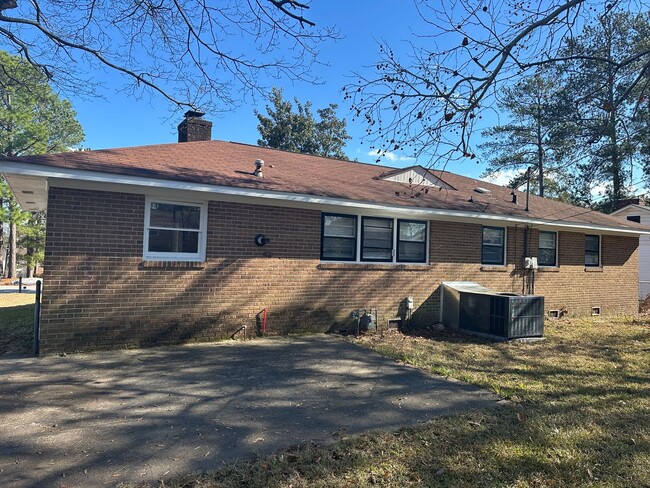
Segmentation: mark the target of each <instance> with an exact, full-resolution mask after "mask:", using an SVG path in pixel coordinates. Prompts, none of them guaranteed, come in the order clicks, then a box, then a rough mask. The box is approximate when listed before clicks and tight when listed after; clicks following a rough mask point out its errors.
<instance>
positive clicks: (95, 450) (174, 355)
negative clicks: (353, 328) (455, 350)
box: [0, 336, 498, 487]
mask: <svg viewBox="0 0 650 488" xmlns="http://www.w3.org/2000/svg"><path fill="white" fill-rule="evenodd" d="M0 390H1V391H2V392H3V394H2V396H1V397H0V466H3V470H4V471H3V474H2V476H3V478H4V480H5V481H4V486H33V487H36V486H58V484H60V483H65V486H70V487H72V486H113V485H115V484H117V483H118V482H125V481H128V482H140V481H152V480H156V479H159V478H160V477H163V476H164V477H169V476H173V475H175V474H180V473H187V472H191V471H203V470H214V469H216V468H218V467H219V466H220V465H221V463H223V462H227V461H233V460H236V459H250V458H254V457H256V456H261V455H266V454H269V453H272V452H274V451H277V450H279V449H282V448H286V447H288V446H291V445H295V444H299V443H303V442H306V441H315V442H318V443H325V442H329V441H332V440H334V439H335V438H336V436H337V435H339V434H340V433H347V434H357V433H361V432H364V431H367V430H375V429H384V430H395V429H398V428H399V427H401V426H403V425H409V424H416V423H419V422H425V421H427V420H429V419H431V418H433V417H436V416H440V415H445V414H450V413H456V412H461V411H464V410H467V409H476V408H486V407H494V406H496V405H497V400H498V398H496V397H495V396H494V395H492V394H490V393H487V392H484V391H481V390H479V389H477V388H475V387H472V386H470V385H467V384H464V383H460V382H452V381H446V380H444V379H440V378H433V377H430V376H427V375H426V374H424V373H423V372H421V371H418V370H416V369H413V368H409V367H406V366H402V365H399V364H396V363H395V362H394V361H392V360H390V359H387V358H385V357H382V356H379V355H378V354H376V353H374V352H372V351H369V350H366V349H363V348H360V347H358V346H356V345H354V344H350V343H348V342H345V341H343V340H341V339H339V338H335V337H327V336H311V337H301V338H289V339H287V338H275V339H261V340H256V341H252V342H244V343H242V342H228V343H220V344H201V345H192V346H183V347H173V348H157V349H147V350H127V351H116V352H106V353H97V354H92V355H88V354H83V355H82V354H80V355H72V356H65V357H60V356H56V357H46V358H36V359H16V360H7V361H3V362H2V363H0ZM64 474H65V477H64Z"/></svg>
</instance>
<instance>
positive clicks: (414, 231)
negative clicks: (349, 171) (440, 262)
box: [321, 212, 429, 264]
mask: <svg viewBox="0 0 650 488" xmlns="http://www.w3.org/2000/svg"><path fill="white" fill-rule="evenodd" d="M428 236H429V223H428V222H427V221H426V220H407V219H396V218H386V217H374V216H373V217H371V216H358V215H347V214H338V213H325V212H324V213H322V216H321V260H322V261H335V262H336V261H347V262H350V261H352V262H358V263H361V262H363V263H395V264H426V263H427V261H428Z"/></svg>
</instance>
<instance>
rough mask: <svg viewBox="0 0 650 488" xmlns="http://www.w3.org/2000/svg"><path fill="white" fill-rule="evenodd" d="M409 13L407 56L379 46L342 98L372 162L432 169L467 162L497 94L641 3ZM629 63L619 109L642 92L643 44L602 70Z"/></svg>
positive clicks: (554, 3)
mask: <svg viewBox="0 0 650 488" xmlns="http://www.w3.org/2000/svg"><path fill="white" fill-rule="evenodd" d="M415 3H416V6H417V8H418V10H419V13H420V16H421V18H422V20H423V21H424V23H425V25H426V26H427V27H426V28H427V32H426V33H424V34H423V33H419V34H418V35H415V34H414V35H413V36H411V39H412V40H411V41H410V48H411V49H410V55H409V56H407V57H406V58H400V57H399V56H398V55H397V54H396V53H395V51H393V50H392V49H391V47H390V46H388V45H387V44H386V43H383V42H382V43H380V46H379V58H380V59H379V61H378V62H377V63H376V64H375V65H374V66H373V67H372V72H371V74H358V75H357V77H358V79H357V80H356V81H355V82H354V83H351V84H350V85H348V86H346V87H345V88H344V91H345V96H346V98H348V99H350V100H351V103H352V106H353V111H354V115H355V117H358V118H362V119H365V120H366V122H367V124H368V131H367V132H368V135H369V137H370V139H371V140H373V142H374V146H373V148H372V149H374V150H377V151H378V154H379V155H380V157H381V155H382V154H385V153H386V152H388V151H395V150H402V151H406V152H408V153H411V154H412V155H414V156H419V157H421V158H423V157H424V156H429V157H431V159H432V161H438V160H439V159H441V158H442V159H444V160H449V159H450V158H469V159H474V158H475V157H476V156H475V153H474V150H473V149H472V143H471V141H472V137H471V136H472V133H473V131H474V128H475V126H477V121H478V120H479V119H481V118H482V117H483V115H485V111H486V110H490V109H491V105H492V103H493V101H494V99H495V98H494V95H495V94H496V92H497V91H498V90H499V89H500V88H501V87H503V86H504V85H508V84H510V83H512V82H514V81H515V80H518V79H520V78H521V77H523V76H528V75H532V74H534V73H535V72H536V71H538V70H539V69H541V68H543V67H546V66H548V65H550V64H556V63H558V62H560V61H568V59H566V58H563V57H562V54H561V52H562V48H563V47H565V46H566V45H567V43H568V41H569V40H570V39H572V38H574V37H575V36H577V35H578V34H579V33H580V31H581V30H582V28H584V26H585V25H588V24H590V23H593V22H595V21H597V20H598V19H599V17H601V16H603V15H607V14H608V13H609V12H610V11H614V10H618V11H624V10H626V9H629V10H630V11H633V12H636V11H642V10H644V11H645V10H647V5H646V4H644V3H643V1H642V0H639V1H635V0H619V1H617V0H611V1H609V2H606V1H600V0H549V1H546V2H529V1H522V0H452V1H444V2H440V1H434V0H415ZM416 34H417V33H416ZM639 60H642V63H641V66H642V68H641V69H640V71H639V73H638V76H637V78H636V79H635V81H634V83H633V84H632V85H631V86H629V87H628V92H627V93H622V94H620V98H619V100H622V99H623V98H625V96H627V95H629V94H630V92H631V91H632V90H640V91H645V90H646V89H647V88H648V81H649V80H648V77H647V76H646V74H647V73H648V72H649V71H650V44H649V45H648V49H646V50H644V51H642V52H637V53H636V54H635V55H634V56H633V57H632V58H629V59H614V60H605V59H603V60H602V61H603V62H607V63H610V64H611V67H612V69H613V70H618V69H622V68H623V67H625V66H628V65H629V64H632V63H638V62H639Z"/></svg>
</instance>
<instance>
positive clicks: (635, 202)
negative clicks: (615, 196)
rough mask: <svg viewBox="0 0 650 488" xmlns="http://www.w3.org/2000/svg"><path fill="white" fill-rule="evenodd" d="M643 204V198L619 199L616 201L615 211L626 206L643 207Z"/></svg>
mask: <svg viewBox="0 0 650 488" xmlns="http://www.w3.org/2000/svg"><path fill="white" fill-rule="evenodd" d="M645 204H646V201H645V198H643V197H633V198H621V199H619V200H617V201H616V205H615V207H616V208H615V210H618V209H620V208H623V207H627V206H628V205H641V206H643V207H644V206H645Z"/></svg>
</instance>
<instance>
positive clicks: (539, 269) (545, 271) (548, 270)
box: [537, 266, 560, 273]
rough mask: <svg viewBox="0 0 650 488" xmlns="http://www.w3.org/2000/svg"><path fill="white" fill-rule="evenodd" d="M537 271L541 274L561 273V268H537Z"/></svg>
mask: <svg viewBox="0 0 650 488" xmlns="http://www.w3.org/2000/svg"><path fill="white" fill-rule="evenodd" d="M537 271H539V272H540V273H559V272H560V268H559V267H557V266H549V267H539V268H537Z"/></svg>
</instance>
